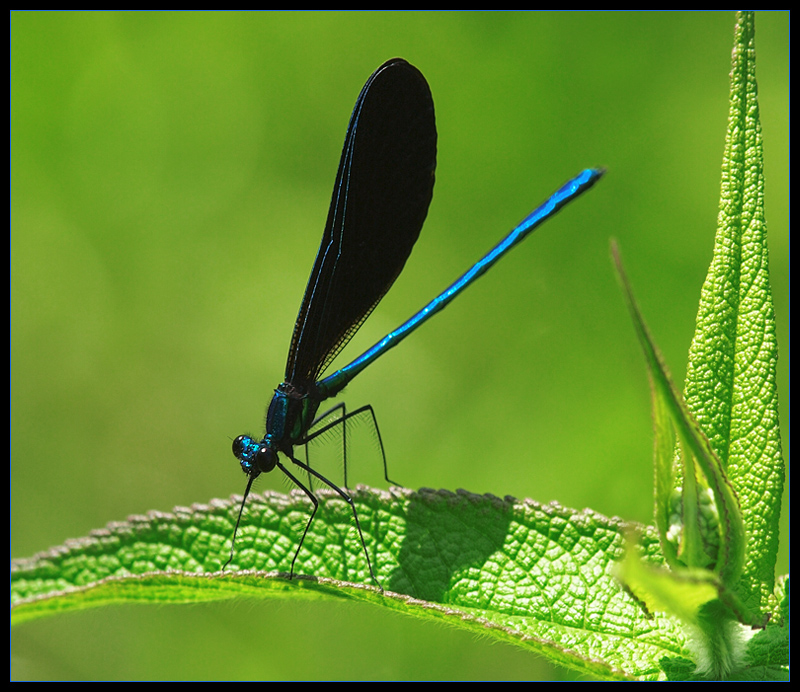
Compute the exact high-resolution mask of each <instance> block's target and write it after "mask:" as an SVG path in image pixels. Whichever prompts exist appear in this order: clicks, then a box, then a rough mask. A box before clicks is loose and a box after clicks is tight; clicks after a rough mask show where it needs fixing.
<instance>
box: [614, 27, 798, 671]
mask: <svg viewBox="0 0 800 692" xmlns="http://www.w3.org/2000/svg"><path fill="white" fill-rule="evenodd" d="M763 188H764V181H763V154H762V143H761V135H760V123H759V119H758V100H757V88H756V82H755V50H754V17H753V14H752V13H748V12H742V13H739V14H738V15H737V25H736V32H735V47H734V53H733V70H732V74H731V109H730V117H729V122H728V137H727V143H726V152H725V159H724V165H723V181H722V198H721V203H720V215H719V226H718V232H717V240H716V245H715V250H714V259H713V261H712V265H711V268H710V270H709V274H708V277H707V279H706V282H705V284H704V286H703V292H702V298H701V304H700V309H699V313H698V318H697V330H696V333H695V337H694V340H693V343H692V348H691V352H690V367H689V375H688V376H687V385H686V392H687V393H686V400H684V398H683V397H681V395H680V394H679V393H678V391H677V389H676V387H675V385H674V384H673V382H672V378H671V377H670V375H669V372H668V370H667V368H666V365H665V363H664V361H663V358H662V356H661V354H660V353H659V351H658V348H657V346H656V345H655V342H654V340H653V338H652V336H651V335H650V332H649V330H648V328H647V326H646V324H645V322H644V319H643V317H642V315H641V312H640V310H639V307H638V305H637V304H636V300H635V298H634V296H633V291H632V288H631V286H630V283H629V281H628V278H627V276H626V274H625V271H624V269H623V266H622V261H621V259H620V257H619V251H618V249H617V247H616V244H612V254H613V257H614V261H615V264H616V268H617V273H618V276H619V278H620V281H621V283H622V286H623V293H624V296H625V299H626V302H627V304H628V308H629V311H630V313H631V318H632V320H633V323H634V326H635V328H636V332H637V335H638V337H639V341H640V343H641V345H642V349H643V351H644V354H645V358H646V361H647V366H648V374H649V377H650V382H651V388H652V394H653V396H652V399H653V418H654V428H655V434H656V442H655V468H656V525H657V527H658V530H659V535H660V538H661V544H662V547H663V549H664V554H665V557H666V562H667V563H668V565H669V568H670V569H669V570H666V569H660V568H652V567H644V566H642V565H639V563H638V560H636V559H635V558H633V557H631V556H628V557H627V558H626V560H625V561H624V562H623V564H622V565H621V566H620V569H619V574H620V576H621V578H622V579H623V580H624V581H625V582H626V583H627V584H628V586H629V588H631V590H632V592H633V593H635V594H636V596H637V597H638V598H640V599H641V600H642V601H643V602H644V603H646V604H647V606H648V607H649V608H651V609H656V610H661V611H664V612H669V613H672V614H674V615H676V616H677V617H679V618H680V619H681V620H682V621H683V622H684V624H685V625H686V626H687V636H688V637H689V639H690V642H689V645H690V648H691V649H692V651H693V658H694V660H695V661H696V662H697V663H698V668H697V670H698V672H701V673H703V674H705V675H707V676H708V677H713V678H716V679H721V678H725V677H729V676H731V675H733V674H734V672H735V671H740V670H741V669H742V668H743V666H744V661H745V640H746V636H745V635H744V634H743V631H742V630H741V628H740V626H739V625H738V623H737V622H736V620H738V621H739V622H741V623H744V624H749V625H753V626H757V627H764V626H765V624H766V622H767V620H768V619H769V613H768V612H764V611H766V610H767V608H769V607H770V606H774V605H775V602H774V597H773V594H772V591H773V586H774V577H775V575H774V569H775V558H776V554H777V535H778V516H779V513H780V499H781V494H782V489H783V478H784V466H783V459H782V454H781V449H780V435H779V428H778V412H777V389H776V381H775V373H776V366H777V348H776V338H775V324H774V313H773V308H772V298H771V293H770V289H769V271H768V261H767V248H766V229H765V224H764V209H763ZM673 461H674V463H673ZM740 497H741V498H742V500H741V501H740ZM706 567H708V569H706ZM762 608H763V609H764V611H762ZM760 613H761V614H760Z"/></svg>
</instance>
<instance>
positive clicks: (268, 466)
mask: <svg viewBox="0 0 800 692" xmlns="http://www.w3.org/2000/svg"><path fill="white" fill-rule="evenodd" d="M255 462H256V467H257V468H258V470H259V471H261V472H262V473H269V472H270V471H272V469H274V468H275V464H277V463H278V453H277V452H276V451H274V450H273V449H270V448H269V447H267V445H261V446H260V447H259V448H258V451H257V452H256V457H255Z"/></svg>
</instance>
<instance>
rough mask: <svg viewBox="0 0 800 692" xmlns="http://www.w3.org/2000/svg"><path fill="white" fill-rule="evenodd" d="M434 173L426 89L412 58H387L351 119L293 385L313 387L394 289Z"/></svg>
mask: <svg viewBox="0 0 800 692" xmlns="http://www.w3.org/2000/svg"><path fill="white" fill-rule="evenodd" d="M435 168H436V124H435V121H434V113H433V99H432V97H431V92H430V88H429V87H428V83H427V82H426V81H425V78H424V77H423V76H422V73H421V72H420V71H419V70H417V68H415V67H413V66H412V65H410V64H409V63H407V62H406V61H405V60H402V59H401V58H395V59H393V60H389V61H387V62H385V63H384V64H383V65H381V66H380V67H379V68H378V69H377V70H375V72H374V73H373V74H372V76H371V77H370V78H369V79H368V80H367V83H366V84H365V85H364V88H363V89H362V90H361V93H360V94H359V97H358V100H357V101H356V105H355V108H354V109H353V114H352V115H351V116H350V125H349V126H348V128H347V135H346V136H345V140H344V148H343V150H342V158H341V160H340V162H339V171H338V173H337V174H336V183H335V184H334V187H333V197H332V199H331V206H330V210H329V211H328V221H327V223H326V224H325V232H324V233H323V235H322V242H321V243H320V247H319V250H318V252H317V259H316V261H315V262H314V268H313V269H312V270H311V276H310V277H309V280H308V285H307V286H306V292H305V295H304V296H303V303H302V305H301V306H300V312H299V314H298V316H297V322H296V323H295V326H294V334H293V335H292V344H291V347H290V349H289V358H288V360H287V363H286V378H285V381H286V382H291V383H293V384H294V385H295V386H299V387H305V386H307V385H308V384H311V383H313V382H315V381H316V380H317V379H318V378H319V375H320V373H322V371H323V370H324V369H325V368H326V367H327V366H328V365H329V364H330V362H331V361H332V360H333V359H334V358H335V357H336V355H337V354H338V353H339V351H341V350H342V348H344V346H345V344H347V342H348V341H349V340H350V338H351V337H352V336H353V334H355V332H356V331H357V330H358V328H359V327H360V326H361V324H362V323H363V322H364V320H365V319H366V318H367V317H368V316H369V314H370V312H372V310H373V308H374V307H375V306H376V305H377V304H378V302H379V301H380V299H381V298H383V296H384V295H385V294H386V292H387V291H388V290H389V288H390V287H391V285H392V284H393V283H394V280H395V279H396V278H397V277H398V275H399V274H400V272H401V271H402V269H403V266H404V265H405V263H406V260H407V259H408V256H409V254H411V248H412V247H413V246H414V243H415V242H416V240H417V238H418V237H419V232H420V229H421V228H422V224H423V222H424V221H425V216H426V215H427V213H428V205H429V204H430V201H431V197H432V196H433V181H434V169H435Z"/></svg>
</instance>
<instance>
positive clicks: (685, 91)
mask: <svg viewBox="0 0 800 692" xmlns="http://www.w3.org/2000/svg"><path fill="white" fill-rule="evenodd" d="M733 22H734V17H733V14H732V13H730V12H723V13H689V14H683V13H667V14H662V13H639V14H620V13H582V14H573V13H566V12H564V13H523V14H520V13H466V14H464V13H454V12H451V13H416V12H411V13H389V12H386V13H338V12H331V13H319V14H318V13H310V14H309V13H274V14H273V13H253V14H250V13H241V14H240V13H230V14H228V13H224V14H216V13H205V14H193V13H177V14H173V13H161V14H159V13H122V14H106V13H89V14H87V13H47V14H39V13H13V14H12V15H11V22H10V26H11V109H10V111H11V130H10V134H11V136H10V142H11V417H10V421H11V422H10V427H11V474H10V475H11V492H10V498H11V531H10V542H11V551H10V552H11V557H25V556H30V555H32V554H33V553H35V552H37V551H40V550H44V549H46V548H48V547H50V546H53V545H58V544H61V543H63V542H64V541H65V540H66V539H68V538H71V537H77V536H83V535H86V534H87V533H88V532H89V531H90V530H91V529H93V528H99V527H103V526H104V525H105V524H106V523H107V522H109V521H114V520H124V519H125V518H126V517H128V516H129V515H131V514H142V513H145V512H147V511H148V510H151V509H158V510H162V511H168V510H170V509H171V508H172V507H174V506H176V505H190V504H192V503H195V502H200V503H203V502H207V501H208V500H210V499H211V498H214V497H229V496H230V495H231V494H232V493H241V492H242V490H243V489H244V481H245V479H244V476H243V475H242V473H241V471H240V470H239V468H238V466H237V463H236V461H235V460H234V458H233V456H232V455H231V451H230V443H231V439H232V438H233V437H235V436H236V435H238V434H240V433H242V432H245V431H249V432H255V433H259V432H261V430H262V426H263V415H264V412H265V409H266V405H267V402H268V399H269V397H270V395H271V392H272V389H273V388H274V387H275V386H276V385H277V384H278V382H279V381H280V380H281V377H282V375H283V368H284V364H285V358H286V352H287V348H288V345H289V339H290V336H291V330H292V325H293V323H294V319H295V316H296V314H297V309H298V307H299V304H300V299H301V296H302V293H303V289H304V287H305V281H306V279H307V277H308V273H309V271H310V268H311V264H312V262H313V260H314V256H315V253H316V248H317V244H318V242H319V238H320V235H321V232H322V227H323V224H324V221H325V217H326V213H327V206H328V202H329V200H330V193H331V188H332V184H333V179H334V176H335V173H336V167H337V163H338V158H339V153H340V151H341V146H342V141H343V138H344V133H345V129H346V126H347V122H348V118H349V116H350V111H351V109H352V106H353V103H354V101H355V99H356V96H357V95H358V93H359V90H360V89H361V86H362V84H363V83H364V81H365V80H366V79H367V77H368V76H369V75H370V73H371V72H372V71H373V70H374V69H375V68H376V67H377V66H378V65H380V64H381V63H382V62H383V61H384V60H386V59H388V58H390V57H394V56H402V57H405V58H406V59H407V60H409V61H410V62H412V63H413V64H414V65H416V66H417V67H419V68H420V70H421V71H422V72H423V74H424V75H425V76H426V77H427V79H428V81H429V83H430V85H431V89H432V91H433V96H434V101H435V104H436V117H437V125H438V131H439V157H438V168H437V183H436V190H435V194H434V200H433V204H432V206H431V210H430V213H429V215H428V220H427V222H426V225H425V228H424V230H423V232H422V235H421V236H420V240H419V241H418V243H417V245H416V248H415V250H414V252H413V254H412V256H411V258H410V260H409V262H408V264H407V265H406V268H405V270H404V272H403V274H402V275H401V277H400V278H399V279H398V281H397V283H396V284H395V286H394V288H393V289H392V290H391V292H390V293H389V294H388V295H387V297H386V298H385V299H384V301H383V302H382V304H381V305H380V307H379V308H378V309H377V310H376V311H375V312H374V313H373V315H372V316H371V317H370V319H369V320H368V321H367V323H366V324H365V325H364V327H363V328H362V330H361V332H360V333H359V335H358V336H357V338H356V339H355V340H354V342H353V344H351V346H350V347H349V348H348V349H347V350H346V351H345V352H344V354H343V356H342V357H341V358H340V359H339V361H338V362H339V363H340V364H344V363H346V362H348V360H349V359H350V358H352V357H354V356H356V355H358V354H359V353H360V352H361V349H362V348H365V347H367V346H370V345H371V344H372V343H373V342H374V341H376V340H377V339H378V338H380V337H382V336H383V335H384V334H385V333H386V332H387V331H389V330H390V329H392V328H394V327H396V326H397V325H398V324H399V323H400V322H401V321H402V320H404V319H406V318H407V317H408V316H409V315H411V314H412V313H413V312H414V311H416V310H417V309H418V308H420V307H421V306H422V305H423V304H424V303H425V302H427V301H428V300H429V299H430V298H432V297H433V296H434V295H435V294H436V293H438V292H439V291H440V290H441V289H443V288H445V287H446V286H447V285H448V284H449V283H450V282H451V281H452V280H453V279H455V278H456V277H457V276H459V275H460V274H461V273H462V272H463V271H464V270H465V269H466V268H467V267H468V266H470V265H471V264H472V262H474V261H475V260H476V259H478V258H479V257H480V256H481V255H482V254H483V253H484V252H485V251H486V250H487V249H488V248H489V247H491V246H492V245H493V244H494V243H495V242H496V241H497V240H498V239H499V238H500V237H501V236H502V235H503V234H504V233H506V232H507V231H508V230H509V229H510V228H511V227H512V226H514V225H515V224H516V223H517V222H518V221H519V220H520V219H521V218H522V217H524V216H525V215H526V214H527V213H528V212H529V211H530V210H531V209H532V208H533V207H534V206H535V205H537V204H538V203H539V202H541V201H542V200H543V199H544V198H546V197H547V196H548V195H549V194H550V193H551V192H552V191H554V190H555V189H556V188H557V187H558V186H560V185H561V184H562V183H563V182H564V181H565V180H566V179H567V178H569V177H571V176H572V175H574V174H576V173H577V172H578V171H579V170H580V169H582V168H584V167H586V166H597V165H603V166H607V167H608V169H609V172H608V175H607V176H606V178H605V179H604V180H603V181H602V182H601V183H600V184H598V186H597V187H595V188H594V189H593V190H592V191H591V192H590V193H589V194H587V195H586V196H585V197H583V198H582V199H580V200H579V201H577V202H575V203H574V204H573V205H571V206H570V207H569V208H568V209H566V210H565V211H563V212H562V213H561V214H560V215H559V216H558V217H557V218H555V219H553V220H551V221H550V222H548V223H547V224H546V225H545V226H544V227H542V228H541V229H540V230H539V231H538V232H537V233H536V235H535V236H534V237H532V238H530V239H528V240H527V241H526V242H525V243H524V244H523V245H522V246H521V247H519V248H517V249H515V250H514V252H513V253H512V254H511V255H510V256H509V257H507V258H505V259H504V260H503V261H502V262H501V264H500V265H499V266H498V267H496V268H495V269H493V270H492V272H491V273H490V274H489V275H487V276H486V277H484V278H482V279H481V280H480V281H479V282H478V283H477V284H476V285H475V286H473V287H471V288H470V289H469V290H468V291H467V292H466V293H465V294H464V295H463V296H461V297H460V298H459V299H458V300H457V301H456V302H455V303H454V304H453V305H451V306H450V307H449V308H448V309H447V310H446V311H445V312H444V313H442V314H441V315H440V316H438V317H437V318H436V319H435V320H433V321H432V322H431V323H430V324H427V325H425V326H424V327H423V328H422V329H420V331H418V332H417V333H415V334H414V335H413V336H412V337H411V338H409V339H408V340H407V341H406V342H404V343H403V345H402V346H401V347H399V348H397V349H396V350H394V351H392V352H391V353H390V354H388V355H386V356H384V358H382V359H381V360H380V361H379V362H377V363H375V364H374V365H372V366H371V367H370V368H369V370H368V371H367V372H365V373H364V374H362V375H361V376H360V377H359V378H358V379H357V380H356V381H355V382H354V383H353V384H351V385H350V387H349V388H348V389H347V391H346V400H347V402H348V405H349V406H350V407H355V406H358V405H361V404H364V403H372V404H373V405H374V407H375V410H376V412H377V415H378V418H379V422H380V425H381V432H382V434H383V439H384V442H385V445H386V448H387V454H388V456H389V463H390V470H391V475H392V476H393V477H394V478H396V479H398V480H399V481H401V482H402V483H403V484H404V485H405V486H407V487H410V488H415V489H416V488H419V487H421V486H427V487H433V488H447V489H451V490H455V489H456V488H465V489H467V490H470V491H473V492H477V493H486V492H490V493H494V494H496V495H500V496H503V495H506V494H510V495H514V496H516V497H520V498H523V497H530V498H534V499H536V500H539V501H542V502H549V501H551V500H558V501H559V502H560V503H562V504H564V505H566V506H570V507H575V508H582V507H591V508H593V509H595V510H597V511H599V512H602V513H605V514H608V515H618V516H620V517H623V518H625V519H630V520H636V521H640V522H649V521H650V520H651V516H652V462H651V455H652V432H651V423H650V407H649V392H648V385H647V377H646V371H645V365H644V360H643V358H642V356H641V354H640V352H639V347H638V344H637V342H636V338H635V335H634V332H633V328H632V326H631V324H630V320H629V318H628V315H627V313H626V310H625V307H624V305H623V301H622V298H621V295H620V290H619V288H618V286H617V283H616V279H615V277H614V273H613V271H612V267H611V263H610V260H609V249H608V248H609V239H610V238H611V237H612V236H613V237H616V238H617V239H618V240H619V242H620V245H621V248H622V253H623V258H624V260H625V263H626V266H627V268H628V271H629V273H630V276H631V279H632V281H633V284H634V287H635V290H636V293H637V296H638V298H639V300H640V302H641V306H642V308H643V310H644V313H645V315H646V318H647V320H648V323H649V325H650V327H651V329H652V331H653V333H654V335H655V337H656V339H657V341H658V343H659V345H660V346H661V348H662V350H663V352H664V354H665V356H666V359H667V361H668V363H669V364H670V366H671V368H672V371H673V373H674V375H675V377H676V379H677V380H678V381H679V382H681V381H682V379H683V376H684V373H685V362H686V357H687V352H688V348H689V343H690V340H691V337H692V334H693V329H694V317H695V314H696V310H697V302H698V298H699V291H700V286H701V284H702V281H703V278H704V276H705V273H706V271H707V268H708V264H709V261H710V258H711V251H712V245H713V237H714V231H715V226H716V216H717V204H718V198H719V187H720V163H721V157H722V152H723V146H724V135H725V125H726V118H727V108H728V105H727V101H728V87H729V85H728V73H729V70H730V53H731V46H732V36H733ZM756 26H757V52H758V78H759V87H760V100H761V118H762V124H763V132H764V142H765V159H766V184H767V188H766V212H767V220H768V224H769V233H770V250H771V270H772V287H773V291H774V299H775V309H776V315H777V323H778V337H779V341H780V344H781V349H782V351H781V352H782V354H783V359H782V360H781V362H780V366H779V384H780V396H781V402H782V405H783V407H782V414H783V415H782V418H783V421H784V437H783V443H784V452H785V453H786V456H787V459H788V453H789V428H788V421H789V416H788V414H789V358H788V354H789V225H788V224H789V15H788V14H786V13H774V14H770V13H764V14H759V15H758V17H757V20H756ZM376 463H377V462H376ZM351 478H354V480H356V481H363V482H368V483H373V484H379V485H380V480H381V474H380V473H372V471H369V470H367V471H365V472H364V473H363V474H362V473H361V472H360V471H359V473H358V474H357V475H356V476H351ZM384 485H385V484H384ZM267 488H276V489H280V490H287V489H288V486H287V485H286V483H284V482H282V481H281V480H280V479H279V478H277V477H273V478H263V479H262V480H261V482H260V485H259V489H261V490H263V489H267ZM784 518H785V519H786V521H785V522H784V525H786V526H788V503H787V505H785V507H784ZM783 535H784V536H788V534H787V533H784V534H783ZM786 571H788V550H787V546H786V545H783V546H782V551H781V562H780V564H779V572H786ZM569 676H570V673H568V672H565V671H563V670H561V669H558V668H551V667H549V665H548V664H547V663H546V662H545V661H544V659H542V658H541V657H538V656H536V655H533V654H531V653H529V652H527V651H523V650H520V649H516V648H514V647H512V646H506V645H494V644H492V643H491V642H490V641H488V640H482V639H479V638H476V637H475V636H474V635H471V634H466V633H464V632H461V631H458V630H451V629H447V628H443V627H435V626H432V625H431V624H429V623H425V622H417V621H415V620H412V619H409V618H403V617H400V616H397V615H395V614H393V613H388V612H384V611H383V610H381V609H379V608H374V607H367V606H361V605H354V604H347V603H330V602H319V603H295V602H286V603H277V602H273V603H254V602H249V601H248V602H239V603H223V604H211V605H198V606H192V607H189V606H174V607H171V606H170V607H147V606H127V607H114V608H106V609H102V610H93V611H87V612H84V613H77V614H70V615H65V616H61V617H55V618H52V619H48V620H44V621H38V622H31V623H28V624H26V625H23V626H21V627H17V628H15V629H14V630H13V632H12V639H11V677H12V678H17V679H29V678H42V679H50V678H57V679H68V678H69V679H72V678H85V679H99V678H104V679H128V678H130V679H140V678H148V679H151V678H165V679H169V678H180V679H194V678H224V679H240V678H241V679H249V678H307V679H317V678H353V679H360V678H373V679H379V678H406V679H419V678H425V679H437V678H465V679H486V678H493V679H516V678H545V677H569Z"/></svg>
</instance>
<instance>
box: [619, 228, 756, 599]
mask: <svg viewBox="0 0 800 692" xmlns="http://www.w3.org/2000/svg"><path fill="white" fill-rule="evenodd" d="M612 255H613V258H614V262H615V265H616V269H617V275H618V277H619V279H620V283H621V284H622V287H623V295H624V297H625V301H626V303H627V305H628V310H629V312H630V314H631V319H632V320H633V324H634V327H635V328H636V333H637V335H638V337H639V342H640V344H641V345H642V349H643V351H644V354H645V359H646V361H647V366H648V374H649V376H650V382H651V389H652V398H653V410H654V412H655V418H656V420H657V424H656V433H657V434H663V431H664V430H665V429H668V428H669V425H670V422H671V424H672V425H674V427H675V431H676V432H677V437H678V439H679V442H680V446H681V448H682V449H684V450H686V452H688V454H685V455H684V458H686V459H687V460H688V464H690V465H691V470H692V472H693V471H694V464H695V463H696V464H697V465H698V467H699V468H700V469H701V471H702V474H703V479H704V482H705V484H706V485H707V487H708V488H710V489H711V490H712V491H713V493H714V499H715V502H716V508H717V511H718V514H719V546H720V547H719V553H718V555H717V559H716V561H715V566H714V571H715V572H716V573H718V574H719V576H720V579H721V581H722V583H723V584H724V585H726V586H727V587H728V588H732V587H733V586H734V585H735V584H736V582H737V580H738V577H739V574H740V572H741V568H742V563H743V559H744V551H745V536H744V523H743V519H742V513H741V510H740V508H739V501H738V499H737V497H736V493H735V491H734V490H733V487H732V486H731V484H730V482H729V481H728V479H727V478H726V476H725V472H724V469H723V468H722V464H721V462H720V460H719V458H718V457H717V455H716V454H715V453H714V450H713V449H712V448H711V445H710V444H709V441H708V438H707V437H706V436H705V434H704V432H703V430H701V429H700V426H699V425H698V423H697V421H695V419H694V417H693V416H692V414H691V412H690V411H689V409H688V407H687V405H686V403H685V402H684V400H683V397H682V396H681V395H680V393H679V392H678V390H677V388H676V387H675V385H674V383H673V381H672V377H671V376H670V374H669V371H668V369H667V367H666V365H665V364H664V361H663V358H662V356H661V354H660V352H659V351H658V348H657V347H656V345H655V343H654V341H653V339H652V337H651V335H650V332H649V330H648V329H647V325H646V324H645V322H644V318H643V317H642V314H641V312H640V310H639V306H638V305H637V304H636V299H635V298H634V296H633V290H632V288H631V286H630V283H629V281H628V277H627V275H626V274H625V270H624V268H623V266H622V260H621V258H620V256H619V251H618V248H617V246H616V243H613V244H612ZM667 417H669V419H670V421H669V422H668V421H667V420H666V418H667ZM672 439H673V437H672V435H671V433H670V434H669V435H668V437H667V438H666V441H665V440H657V441H656V453H657V455H658V458H657V461H656V471H657V473H658V474H662V473H664V474H666V473H669V474H670V476H671V475H672V470H671V468H670V469H669V471H667V469H666V463H665V460H664V458H663V455H664V453H665V452H666V450H667V446H668V445H669V444H670V443H671V441H672ZM684 476H685V477H684V482H685V481H687V480H689V478H687V477H686V476H687V474H684ZM693 476H694V473H692V475H691V478H693ZM656 486H657V502H658V503H659V505H658V507H657V511H659V512H662V511H664V508H665V507H664V504H663V503H664V488H665V487H666V486H668V482H667V480H666V479H665V478H661V477H659V478H658V479H657V481H656ZM687 495H689V496H690V498H689V499H691V498H694V497H695V491H694V486H693V485H692V487H691V489H684V493H683V501H684V509H685V508H686V506H687V504H691V503H689V502H688V501H687ZM691 506H692V507H696V506H697V505H696V504H691ZM690 518H691V520H692V521H691V525H689V524H690V522H688V521H687V517H686V516H685V515H684V519H683V524H684V527H683V529H684V531H685V532H686V534H685V535H686V536H687V537H688V539H689V541H690V542H693V543H695V547H691V548H690V549H689V551H688V552H690V554H692V555H696V554H698V553H699V552H700V548H699V547H697V546H696V544H697V543H698V542H700V541H701V540H702V537H701V536H699V535H697V534H696V532H697V531H698V530H699V527H698V520H697V513H695V514H694V515H690ZM657 520H658V521H659V522H660V526H664V525H665V520H664V519H663V517H660V518H658V519H657ZM661 538H662V545H665V544H666V543H667V538H666V534H665V533H662V534H661ZM664 549H665V553H666V554H667V555H671V553H672V551H671V549H670V548H668V547H665V548H664ZM685 555H686V552H684V556H685ZM672 566H673V567H678V565H677V564H672ZM687 566H688V567H704V566H705V564H704V563H701V564H692V563H689V564H688V565H687Z"/></svg>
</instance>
